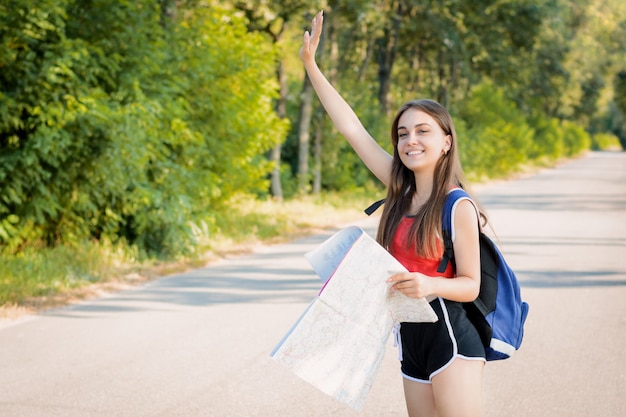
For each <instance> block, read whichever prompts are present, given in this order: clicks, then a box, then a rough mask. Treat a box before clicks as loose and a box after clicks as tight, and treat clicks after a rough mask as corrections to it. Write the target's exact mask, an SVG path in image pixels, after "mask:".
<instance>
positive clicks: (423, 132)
mask: <svg viewBox="0 0 626 417" xmlns="http://www.w3.org/2000/svg"><path fill="white" fill-rule="evenodd" d="M417 133H419V134H420V135H423V134H425V133H428V130H424V129H420V130H418V131H417Z"/></svg>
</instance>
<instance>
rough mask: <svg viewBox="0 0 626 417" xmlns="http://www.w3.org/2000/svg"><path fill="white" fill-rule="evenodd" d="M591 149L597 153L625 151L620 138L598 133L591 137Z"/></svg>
mask: <svg viewBox="0 0 626 417" xmlns="http://www.w3.org/2000/svg"><path fill="white" fill-rule="evenodd" d="M591 149H593V150H595V151H614V150H623V149H622V144H621V143H620V141H619V138H618V137H617V136H615V135H613V134H610V133H596V134H595V135H593V136H592V137H591Z"/></svg>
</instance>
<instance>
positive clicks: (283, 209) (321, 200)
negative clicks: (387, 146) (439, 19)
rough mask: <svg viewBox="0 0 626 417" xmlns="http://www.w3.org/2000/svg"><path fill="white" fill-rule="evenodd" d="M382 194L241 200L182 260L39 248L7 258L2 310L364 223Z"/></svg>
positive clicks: (112, 248) (58, 301)
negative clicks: (366, 211) (369, 207)
mask: <svg viewBox="0 0 626 417" xmlns="http://www.w3.org/2000/svg"><path fill="white" fill-rule="evenodd" d="M381 195H382V191H378V190H372V191H360V192H354V193H351V194H346V193H342V194H340V195H339V194H323V195H321V196H316V197H314V196H306V197H302V198H298V199H293V200H289V201H284V202H278V201H274V200H271V199H268V200H265V201H259V200H256V199H253V198H251V197H239V198H238V199H237V200H233V201H231V202H230V203H229V205H228V208H229V209H228V210H227V211H226V213H224V214H223V215H221V216H219V217H218V218H217V219H216V220H215V222H214V223H213V224H210V225H208V224H203V223H200V224H198V225H195V228H194V232H195V238H196V244H195V245H194V248H193V251H192V253H193V255H191V256H188V257H186V258H184V259H177V260H175V261H163V260H159V261H157V260H155V259H142V258H141V256H140V255H139V254H138V252H137V251H136V249H135V248H133V247H131V246H129V245H127V244H125V243H123V242H121V243H118V244H115V245H114V244H111V243H109V242H95V241H93V242H83V243H82V244H80V245H76V246H72V247H70V246H57V247H54V248H41V247H36V246H33V247H28V248H25V249H24V250H23V251H22V252H20V253H19V254H17V255H13V254H0V271H2V274H1V275H0V307H3V308H4V310H7V309H15V308H18V309H19V308H22V309H27V310H37V309H41V308H47V307H53V306H58V305H63V304H66V303H68V302H69V301H71V300H73V299H81V298H85V297H88V296H90V295H92V294H94V292H97V291H100V290H101V289H103V288H104V289H105V290H110V289H116V288H119V287H120V286H122V287H123V286H127V285H133V284H135V283H138V282H144V281H146V280H150V279H154V278H158V277H160V276H164V275H168V274H171V273H176V272H181V271H185V270H189V269H192V268H198V267H201V266H204V265H206V264H209V263H211V262H212V261H214V260H215V259H218V258H220V257H222V256H224V255H227V254H233V253H244V252H247V251H250V250H251V249H253V248H254V247H255V246H257V245H261V244H273V243H280V242H285V241H288V240H291V239H295V238H297V237H300V236H305V235H307V234H311V233H314V232H315V231H318V230H320V229H323V228H328V227H333V226H337V225H341V224H344V223H346V222H349V221H354V220H356V219H361V218H364V214H363V211H362V210H363V208H365V207H367V205H369V203H371V202H372V201H374V200H375V199H378V198H380V196H381ZM1 313H2V312H0V316H2V314H1ZM5 315H6V314H5Z"/></svg>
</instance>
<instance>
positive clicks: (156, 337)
mask: <svg viewBox="0 0 626 417" xmlns="http://www.w3.org/2000/svg"><path fill="white" fill-rule="evenodd" d="M476 191H477V194H478V196H479V199H480V201H481V202H482V203H483V205H484V206H485V207H486V209H487V211H488V213H489V214H490V216H491V220H492V223H493V225H494V227H495V230H496V232H497V235H498V238H499V240H500V243H501V247H502V249H503V252H504V253H505V256H506V257H507V259H508V260H509V262H510V264H511V265H512V266H513V267H514V269H516V271H517V272H518V275H519V279H520V281H521V283H522V295H523V297H524V299H525V300H526V301H527V302H528V303H529V304H530V315H529V318H528V321H527V325H526V335H525V339H524V343H523V345H522V347H521V349H520V351H519V352H517V353H516V355H515V356H514V357H513V358H511V359H509V360H506V361H501V362H493V363H489V364H487V366H486V373H485V387H484V392H485V400H486V408H487V416H488V417H496V416H498V417H506V416H511V417H514V416H520V417H522V416H523V417H528V416H551V417H553V416H558V417H578V416H580V417H583V416H584V417H589V416H626V301H625V300H626V153H591V154H589V155H588V156H587V157H584V158H581V159H577V160H574V161H569V162H567V163H564V164H563V165H561V166H559V167H558V168H557V169H551V170H545V171H542V172H540V173H538V174H536V175H533V176H529V177H526V178H523V179H519V180H514V181H507V182H500V183H495V184H490V185H486V186H481V187H480V188H477V189H476ZM354 224H358V225H361V226H362V227H364V228H365V230H366V231H368V232H369V233H372V234H373V233H374V230H375V219H366V218H365V216H364V217H363V218H362V219H355V223H354ZM331 232H332V231H329V232H328V233H326V234H322V235H319V236H313V237H310V238H306V239H302V240H299V241H296V242H292V243H289V244H284V245H276V246H268V247H263V248H260V249H259V250H258V251H256V252H255V253H253V254H250V255H245V256H239V257H233V258H231V259H225V260H223V261H220V262H219V263H217V264H214V265H212V266H210V267H207V268H203V269H198V270H195V271H193V272H190V273H186V274H183V275H176V276H171V277H166V278H163V279H160V280H157V281H154V282H151V283H149V284H147V285H145V286H141V287H137V288H133V289H130V290H126V291H122V292H119V293H114V294H110V295H108V296H105V297H102V298H98V299H94V300H90V301H87V302H83V303H80V304H76V305H73V306H70V307H67V308H62V309H57V310H52V311H48V312H46V313H43V314H40V315H37V316H32V317H28V318H25V319H19V320H16V321H14V322H10V323H4V324H2V325H0V416H2V417H5V416H7V417H9V416H10V417H21V416H28V417H39V416H42V417H43V416H45V417H52V416H71V417H74V416H75V417H90V416H107V417H108V416H129V417H131V416H132V417H142V416H145V417H171V416H215V417H223V416H246V417H247V416H259V417H266V416H267V417H269V416H288V417H300V416H302V417H305V416H306V417H315V416H339V417H350V416H368V417H369V416H371V417H374V416H376V417H385V416H405V415H406V412H405V407H404V399H403V394H402V381H401V378H400V375H399V370H398V367H399V366H398V363H397V360H396V352H395V351H394V348H393V347H392V346H391V344H389V347H388V349H387V354H386V356H385V359H384V363H383V365H382V369H381V371H380V373H379V374H378V376H377V378H376V381H375V382H374V386H373V388H372V391H371V392H370V395H369V397H368V399H367V402H366V404H365V408H364V410H363V411H362V412H361V413H357V412H355V411H353V410H351V409H349V408H347V407H346V406H344V405H343V404H341V403H339V402H337V401H335V400H333V399H331V398H329V397H327V396H326V395H324V394H322V393H321V392H319V391H318V390H317V389H315V388H313V387H312V386H310V385H308V384H307V383H306V382H303V381H301V380H300V379H299V378H297V377H296V376H294V375H293V374H292V373H291V372H289V371H288V370H286V369H284V368H283V367H282V366H281V365H278V364H277V363H275V362H274V361H272V360H271V359H270V358H269V353H270V352H271V350H272V349H273V348H274V346H275V345H276V344H277V343H278V341H279V340H280V339H281V337H282V336H283V335H284V333H285V332H286V331H287V330H288V329H289V327H290V326H291V324H292V323H293V322H294V321H295V320H296V319H297V317H298V316H299V315H300V314H301V313H302V311H303V310H304V308H305V307H306V306H307V305H308V303H309V302H310V301H311V300H312V299H313V297H314V296H315V295H316V293H317V291H318V290H319V288H320V282H319V280H318V279H317V277H316V276H315V275H314V273H313V272H312V270H311V268H310V267H309V265H308V264H307V262H306V260H305V259H304V257H303V253H305V252H306V251H308V250H310V249H312V248H313V247H315V246H316V245H317V244H319V243H320V242H322V241H323V240H324V239H325V238H327V237H328V236H330V234H331Z"/></svg>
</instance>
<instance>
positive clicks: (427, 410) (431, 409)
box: [403, 378, 437, 417]
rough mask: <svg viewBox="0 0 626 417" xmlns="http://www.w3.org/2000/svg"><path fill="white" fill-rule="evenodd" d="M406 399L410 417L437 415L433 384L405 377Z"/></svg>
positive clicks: (435, 416) (431, 416) (433, 416)
mask: <svg viewBox="0 0 626 417" xmlns="http://www.w3.org/2000/svg"><path fill="white" fill-rule="evenodd" d="M403 381H404V399H405V400H406V408H407V411H408V412H409V417H437V410H436V409H435V397H434V396H433V386H432V385H431V384H423V383H420V382H415V381H411V380H408V379H406V378H403Z"/></svg>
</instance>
